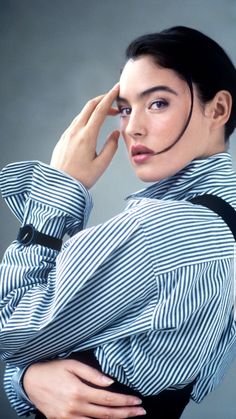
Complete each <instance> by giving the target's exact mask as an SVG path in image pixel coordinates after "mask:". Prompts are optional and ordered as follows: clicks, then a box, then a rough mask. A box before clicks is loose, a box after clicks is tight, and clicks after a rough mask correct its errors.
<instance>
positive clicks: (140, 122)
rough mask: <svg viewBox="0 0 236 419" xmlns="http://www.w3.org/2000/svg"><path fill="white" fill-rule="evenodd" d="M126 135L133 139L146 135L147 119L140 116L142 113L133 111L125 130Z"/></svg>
mask: <svg viewBox="0 0 236 419" xmlns="http://www.w3.org/2000/svg"><path fill="white" fill-rule="evenodd" d="M125 133H126V134H127V135H129V136H130V137H132V138H133V139H138V138H140V137H144V136H145V135H146V124H145V118H144V116H143V115H141V114H140V112H137V111H135V110H133V109H132V112H131V114H130V115H129V119H128V123H127V125H126V128H125Z"/></svg>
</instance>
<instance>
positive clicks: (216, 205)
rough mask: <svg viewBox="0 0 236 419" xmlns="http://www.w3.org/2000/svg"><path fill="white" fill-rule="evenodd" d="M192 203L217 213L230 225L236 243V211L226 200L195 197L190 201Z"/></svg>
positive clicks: (207, 196) (207, 195) (205, 196)
mask: <svg viewBox="0 0 236 419" xmlns="http://www.w3.org/2000/svg"><path fill="white" fill-rule="evenodd" d="M190 202H192V203H193V204H198V205H203V206H204V207H207V208H209V209H210V210H212V211H214V212H216V213H217V214H218V215H219V216H220V217H221V218H223V220H224V221H225V223H226V224H227V225H228V227H229V228H230V230H231V231H232V234H233V236H234V240H235V241H236V211H235V210H234V208H233V207H232V206H231V205H230V204H228V202H226V201H224V199H222V198H220V197H219V196H216V195H210V194H205V195H198V196H195V197H194V198H192V199H190Z"/></svg>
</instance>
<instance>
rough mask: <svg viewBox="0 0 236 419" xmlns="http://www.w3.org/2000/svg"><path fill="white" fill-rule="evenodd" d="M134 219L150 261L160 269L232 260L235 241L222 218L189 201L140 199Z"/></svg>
mask: <svg viewBox="0 0 236 419" xmlns="http://www.w3.org/2000/svg"><path fill="white" fill-rule="evenodd" d="M135 216H136V218H137V219H138V220H139V223H140V226H141V227H142V229H143V230H144V234H145V237H146V240H147V242H148V245H149V248H150V249H151V253H152V258H153V259H154V260H155V262H156V263H157V264H158V266H159V267H161V266H162V268H164V269H167V268H171V267H172V268H176V267H178V266H180V265H181V266H182V265H187V264H196V263H201V262H205V261H209V260H215V259H222V258H225V257H231V256H232V249H233V246H234V239H233V236H232V233H231V231H230V230H229V228H228V226H227V225H226V223H225V222H224V221H223V219H222V218H221V217H219V216H218V215H217V214H216V213H215V212H213V211H211V210H209V209H208V208H206V207H203V206H201V205H195V204H193V203H191V202H189V201H184V200H180V201H176V200H157V199H146V198H145V199H143V200H140V202H139V204H138V205H137V206H136V212H135Z"/></svg>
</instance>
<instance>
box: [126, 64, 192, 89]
mask: <svg viewBox="0 0 236 419" xmlns="http://www.w3.org/2000/svg"><path fill="white" fill-rule="evenodd" d="M158 85H161V86H167V87H170V88H172V89H174V90H177V92H178V93H180V94H181V93H185V92H186V90H187V83H186V82H185V81H184V80H182V79H181V78H180V77H179V76H178V74H177V73H176V72H175V71H173V70H171V69H168V68H163V67H160V66H158V65H157V64H156V63H155V62H154V60H153V59H152V57H150V56H144V57H140V58H137V59H135V60H133V59H131V60H129V61H128V62H127V63H126V65H125V67H124V69H123V71H122V73H121V77H120V96H122V97H128V95H133V94H138V93H139V92H141V91H145V90H147V89H149V88H150V87H152V86H158Z"/></svg>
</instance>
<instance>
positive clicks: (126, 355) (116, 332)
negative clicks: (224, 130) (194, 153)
mask: <svg viewBox="0 0 236 419" xmlns="http://www.w3.org/2000/svg"><path fill="white" fill-rule="evenodd" d="M0 181H1V188H2V194H3V197H4V198H5V200H6V202H7V203H8V205H9V207H10V208H11V210H12V211H13V212H14V213H15V215H16V216H17V217H18V218H19V220H20V221H21V223H22V224H26V223H32V224H33V225H34V226H35V227H36V228H37V229H38V230H40V231H42V232H43V233H47V234H50V235H54V236H56V237H59V238H61V237H63V236H64V234H66V233H67V234H69V235H70V236H72V237H71V238H70V239H69V240H68V241H67V242H66V243H65V245H64V247H63V249H62V251H61V252H60V253H58V252H57V251H53V250H50V249H47V248H45V247H41V246H39V245H32V246H28V247H24V246H22V245H21V244H19V243H18V242H17V241H14V242H13V243H12V244H11V245H10V247H9V248H8V249H7V251H6V253H5V256H4V258H3V261H2V264H1V270H0V284H1V303H0V310H1V311H0V353H1V357H2V359H3V360H5V361H6V362H7V370H6V375H5V388H6V391H7V394H8V397H9V399H10V400H11V403H12V405H13V406H14V407H15V408H16V410H17V412H18V414H19V415H23V414H25V413H26V412H27V411H29V410H30V408H31V407H32V406H31V405H30V403H29V401H28V400H27V399H26V398H24V395H22V391H21V388H20V385H19V378H20V375H21V373H22V371H23V368H24V366H26V365H28V364H29V363H31V362H32V361H36V360H39V359H44V358H48V359H50V358H53V357H55V356H60V357H66V356H67V355H68V354H69V353H70V352H71V351H77V350H78V351H79V350H83V349H87V348H92V347H94V348H96V350H95V351H96V356H97V358H98V360H99V362H100V364H101V366H102V369H103V371H104V372H106V373H108V374H110V375H113V376H114V377H115V378H116V379H118V380H119V381H121V382H123V383H125V384H128V385H130V386H131V387H133V388H135V389H138V390H139V391H140V392H142V393H143V394H156V393H158V392H160V391H161V390H163V389H165V388H179V387H182V386H184V385H186V384H187V383H189V382H191V381H192V380H194V379H197V382H196V385H195V387H194V390H193V394H192V398H193V399H194V400H195V401H198V402H199V401H201V400H202V398H203V397H204V396H205V395H206V394H207V393H208V392H209V391H211V390H212V389H213V388H214V387H215V386H216V385H217V384H218V383H219V382H220V381H221V379H222V377H223V375H224V373H225V371H226V369H227V367H228V364H229V362H231V360H232V359H233V357H234V356H235V353H236V323H235V321H234V317H233V274H232V273H233V264H234V245H235V243H234V239H233V236H232V234H231V232H230V230H229V229H228V227H227V225H226V224H225V223H224V222H223V220H222V219H221V218H220V217H218V216H217V215H216V214H215V213H213V212H212V211H210V210H208V209H207V208H204V207H201V206H198V205H193V204H191V203H189V202H188V200H189V199H190V198H192V197H193V196H196V195H200V194H204V193H215V194H217V195H218V196H220V197H222V198H223V199H226V200H227V201H228V202H229V203H230V204H231V205H233V206H234V207H235V208H236V175H235V173H234V171H233V170H232V162H231V158H230V155H229V154H228V153H220V154H217V155H215V156H212V157H210V158H208V159H203V160H195V161H193V162H192V163H190V164H189V165H188V166H187V167H186V168H185V169H184V170H182V171H181V172H179V173H178V174H176V175H175V176H173V177H171V178H169V179H166V180H164V181H161V182H159V183H157V184H154V185H152V186H151V187H149V188H147V189H146V190H144V191H140V192H138V193H137V194H134V195H132V196H131V197H130V198H129V202H128V205H127V208H126V209H125V210H124V211H123V212H122V213H120V214H118V215H117V216H115V217H113V218H112V219H110V220H108V221H107V222H105V223H103V224H100V225H98V226H95V227H91V228H88V229H85V228H84V226H85V223H86V221H87V219H88V216H89V213H90V210H91V206H92V201H91V197H90V195H89V193H88V191H87V190H86V189H85V188H84V187H83V186H82V185H81V184H80V183H78V182H76V181H75V180H74V179H72V178H70V177H68V176H67V175H65V174H64V173H62V172H59V171H57V170H55V169H52V168H51V167H49V166H47V165H45V164H42V163H40V162H21V163H16V164H12V165H9V166H7V167H6V168H5V169H3V171H2V173H1V179H0Z"/></svg>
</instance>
